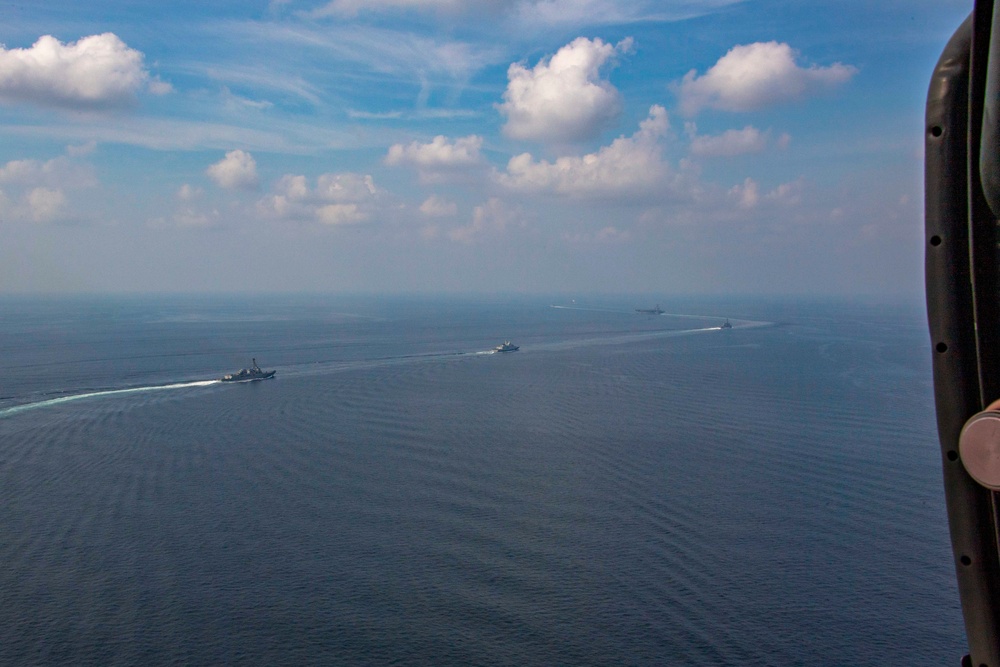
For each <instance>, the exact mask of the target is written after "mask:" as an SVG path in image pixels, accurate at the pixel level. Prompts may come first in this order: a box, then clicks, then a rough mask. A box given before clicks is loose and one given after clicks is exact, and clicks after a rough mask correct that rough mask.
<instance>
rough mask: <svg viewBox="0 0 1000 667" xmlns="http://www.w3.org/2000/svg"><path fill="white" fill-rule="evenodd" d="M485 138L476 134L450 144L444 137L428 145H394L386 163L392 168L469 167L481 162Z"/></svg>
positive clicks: (415, 143)
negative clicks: (405, 166) (398, 166)
mask: <svg viewBox="0 0 1000 667" xmlns="http://www.w3.org/2000/svg"><path fill="white" fill-rule="evenodd" d="M482 145H483V138H482V137H480V136H477V135H475V134H470V135H469V136H467V137H462V138H461V139H456V140H455V141H454V142H451V143H449V141H448V138H447V137H444V136H442V135H438V136H436V137H434V139H433V140H432V141H431V142H430V143H427V144H421V143H418V142H416V141H414V142H412V143H411V144H410V145H409V146H404V145H403V144H394V145H393V146H391V147H390V148H389V153H388V154H387V155H386V156H385V163H386V164H388V165H392V166H397V165H404V164H409V165H415V166H417V167H423V168H430V169H436V168H451V167H467V166H471V165H476V164H479V163H480V162H481V158H480V155H479V149H480V148H482Z"/></svg>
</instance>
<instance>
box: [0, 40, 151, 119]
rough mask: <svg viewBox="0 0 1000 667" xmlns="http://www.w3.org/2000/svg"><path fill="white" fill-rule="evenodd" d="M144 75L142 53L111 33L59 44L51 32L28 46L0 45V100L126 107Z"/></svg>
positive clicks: (74, 105)
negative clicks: (9, 47) (21, 47)
mask: <svg viewBox="0 0 1000 667" xmlns="http://www.w3.org/2000/svg"><path fill="white" fill-rule="evenodd" d="M148 79H149V74H148V73H147V72H146V69H145V67H144V65H143V55H142V53H141V52H139V51H136V50H135V49H131V48H129V47H128V46H127V45H126V44H125V42H123V41H122V40H121V39H119V38H118V37H117V36H116V35H114V34H113V33H110V32H108V33H104V34H102V35H92V36H90V37H84V38H83V39H81V40H79V41H78V42H72V43H66V44H63V43H62V42H60V41H59V40H58V39H56V38H55V37H52V36H51V35H45V36H43V37H40V38H39V39H38V41H36V42H35V43H34V45H33V46H31V47H30V48H27V49H7V48H5V47H3V46H0V100H2V101H5V102H30V103H33V104H39V105H43V106H52V107H63V108H70V109H79V108H88V109H99V108H113V107H122V106H128V105H130V104H132V103H134V101H135V97H136V94H137V93H138V91H139V90H140V89H141V88H142V87H143V86H144V85H145V84H146V82H147V80H148Z"/></svg>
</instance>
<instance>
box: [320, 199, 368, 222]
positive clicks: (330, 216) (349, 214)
mask: <svg viewBox="0 0 1000 667" xmlns="http://www.w3.org/2000/svg"><path fill="white" fill-rule="evenodd" d="M316 219H317V220H319V221H320V222H322V223H323V224H325V225H355V224H357V223H359V222H364V221H365V220H367V219H368V215H367V214H366V213H365V212H363V211H362V210H361V209H360V208H359V207H358V205H357V204H327V205H326V206H321V207H320V208H319V209H317V210H316Z"/></svg>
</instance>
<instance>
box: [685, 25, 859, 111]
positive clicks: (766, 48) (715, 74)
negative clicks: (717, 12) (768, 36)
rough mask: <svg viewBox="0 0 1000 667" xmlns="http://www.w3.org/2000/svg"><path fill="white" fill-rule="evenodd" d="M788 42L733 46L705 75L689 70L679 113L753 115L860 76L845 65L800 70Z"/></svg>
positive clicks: (835, 64)
mask: <svg viewBox="0 0 1000 667" xmlns="http://www.w3.org/2000/svg"><path fill="white" fill-rule="evenodd" d="M796 55H797V54H796V52H795V51H794V50H793V49H792V47H790V46H789V45H788V44H784V43H779V42H756V43H754V44H746V45H741V46H734V47H733V48H731V49H730V50H729V52H728V53H726V55H724V56H722V57H721V58H719V61H718V62H716V63H715V65H713V66H712V67H711V68H710V69H709V70H708V71H707V72H705V74H704V75H702V76H698V75H697V73H696V72H695V70H691V71H690V72H688V73H687V74H686V75H685V76H684V78H683V80H682V81H681V83H680V86H679V88H678V92H679V94H680V109H681V112H682V113H684V114H686V115H694V114H696V113H698V112H699V111H700V110H702V109H704V108H710V109H719V110H721V111H754V110H756V109H762V108H764V107H768V106H772V105H776V104H782V103H785V102H789V101H793V100H798V99H801V98H803V97H805V96H806V95H808V94H810V93H814V92H818V91H821V90H826V89H830V88H833V87H835V86H837V85H840V84H842V83H845V82H847V81H849V80H850V79H851V77H853V76H854V75H855V74H857V71H858V70H857V68H855V67H852V66H850V65H843V64H841V63H834V64H833V65H830V66H829V67H817V66H815V65H814V66H811V67H800V66H799V65H798V64H796V62H795V60H796Z"/></svg>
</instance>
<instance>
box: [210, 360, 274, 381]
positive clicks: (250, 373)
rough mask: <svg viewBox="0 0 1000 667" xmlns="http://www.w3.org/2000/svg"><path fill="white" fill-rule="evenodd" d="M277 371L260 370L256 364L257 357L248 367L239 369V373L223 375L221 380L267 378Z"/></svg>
mask: <svg viewBox="0 0 1000 667" xmlns="http://www.w3.org/2000/svg"><path fill="white" fill-rule="evenodd" d="M277 372H278V371H264V370H261V368H260V366H258V365H257V359H254V360H253V366H251V367H250V368H244V369H241V370H240V372H239V373H230V374H229V375H223V376H222V378H221V380H222V381H223V382H253V381H255V380H267V379H268V378H273V377H274V374H275V373H277Z"/></svg>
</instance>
